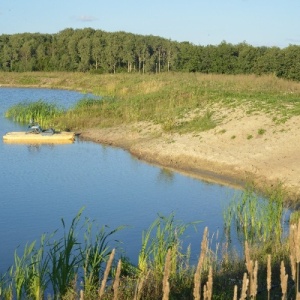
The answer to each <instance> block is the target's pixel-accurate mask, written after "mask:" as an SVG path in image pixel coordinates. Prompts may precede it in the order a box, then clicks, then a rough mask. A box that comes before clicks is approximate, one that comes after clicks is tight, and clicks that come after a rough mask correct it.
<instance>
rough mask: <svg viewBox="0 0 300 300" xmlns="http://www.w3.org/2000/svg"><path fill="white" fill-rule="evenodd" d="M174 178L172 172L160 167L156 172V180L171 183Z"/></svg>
mask: <svg viewBox="0 0 300 300" xmlns="http://www.w3.org/2000/svg"><path fill="white" fill-rule="evenodd" d="M173 180H174V172H173V171H171V170H169V169H166V168H161V169H160V171H159V174H158V181H160V182H165V183H171V182H172V181H173Z"/></svg>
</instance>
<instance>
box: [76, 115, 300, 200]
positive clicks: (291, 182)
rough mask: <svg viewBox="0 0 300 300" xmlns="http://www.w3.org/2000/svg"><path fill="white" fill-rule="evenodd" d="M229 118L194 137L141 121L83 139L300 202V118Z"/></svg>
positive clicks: (85, 135)
mask: <svg viewBox="0 0 300 300" xmlns="http://www.w3.org/2000/svg"><path fill="white" fill-rule="evenodd" d="M224 116H226V117H224ZM224 116H223V118H222V122H221V123H220V124H219V125H218V126H217V127H216V128H214V129H212V130H209V131H206V132H200V133H193V134H182V135H179V134H169V133H163V132H162V131H161V129H160V127H159V126H157V125H153V124H149V123H138V124H134V125H130V126H129V125H126V126H118V127H114V128H108V129H89V130H85V131H83V132H81V133H80V136H81V138H83V139H89V140H93V141H95V142H99V143H103V144H109V145H113V146H117V147H122V148H124V149H127V150H128V151H129V152H130V153H132V154H133V155H134V156H136V157H138V158H139V159H142V160H145V161H147V162H150V163H154V164H158V165H160V166H164V167H167V168H171V169H174V170H177V171H180V172H184V173H186V174H189V175H191V176H195V177H199V178H201V179H204V180H208V181H212V182H217V183H221V184H226V185H232V186H236V187H242V186H244V184H246V183H249V182H254V183H255V184H256V186H257V187H258V188H264V187H270V186H274V185H277V184H282V185H283V186H284V188H285V189H286V191H287V193H288V195H289V199H291V200H294V201H296V200H300V135H299V132H300V117H293V118H291V119H290V120H288V121H287V122H285V123H284V124H279V125H278V124H275V123H274V121H273V120H272V118H271V116H266V115H252V116H247V115H246V114H244V113H243V112H242V111H240V112H236V111H234V112H224Z"/></svg>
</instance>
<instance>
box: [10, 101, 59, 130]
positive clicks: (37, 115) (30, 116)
mask: <svg viewBox="0 0 300 300" xmlns="http://www.w3.org/2000/svg"><path fill="white" fill-rule="evenodd" d="M63 113H64V110H63V109H62V108H59V107H58V106H57V105H55V104H53V103H46V102H44V101H43V100H39V101H35V102H21V103H19V104H16V105H14V106H12V107H10V108H9V109H8V110H7V111H6V112H5V117H7V118H10V119H12V120H14V121H16V122H19V123H21V124H29V123H31V122H38V123H39V124H40V125H41V126H42V127H44V126H50V125H52V123H53V120H54V119H55V118H56V117H58V116H60V115H62V114H63Z"/></svg>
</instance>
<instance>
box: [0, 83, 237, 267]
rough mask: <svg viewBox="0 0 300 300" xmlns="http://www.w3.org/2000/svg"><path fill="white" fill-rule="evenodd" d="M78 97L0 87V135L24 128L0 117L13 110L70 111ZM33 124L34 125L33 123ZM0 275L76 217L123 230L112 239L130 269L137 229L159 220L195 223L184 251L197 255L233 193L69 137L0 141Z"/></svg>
mask: <svg viewBox="0 0 300 300" xmlns="http://www.w3.org/2000/svg"><path fill="white" fill-rule="evenodd" d="M83 96H84V95H83V94H80V93H77V92H72V91H63V90H53V89H26V88H3V87H1V88H0V133H1V135H2V136H3V135H4V134H5V133H6V132H8V131H20V130H26V127H27V126H21V125H19V124H16V123H14V122H13V121H11V120H8V119H6V118H5V117H4V112H5V111H6V110H7V109H8V108H9V107H10V106H12V105H14V104H16V103H19V102H23V101H37V100H41V99H42V100H44V101H46V102H53V103H56V104H58V105H60V106H63V107H70V106H72V105H73V104H74V103H76V102H77V101H78V100H79V99H81V98H82V97H83ZM36 121H38V120H36ZM0 159H1V169H0V182H1V196H0V199H1V211H0V239H1V247H0V273H2V272H4V271H5V270H6V269H7V268H8V267H9V266H10V265H11V264H12V262H13V254H14V251H15V249H17V247H18V246H20V248H22V247H24V245H25V244H26V243H28V242H32V241H33V240H39V238H40V236H41V235H42V234H43V233H51V232H54V231H55V230H56V229H58V228H59V229H60V230H61V228H62V226H61V218H63V219H64V220H65V222H66V225H67V227H68V226H69V224H70V222H71V220H72V218H73V217H75V215H76V214H77V212H78V211H79V210H80V209H81V208H82V207H85V210H84V213H83V216H84V217H89V218H91V219H94V220H95V222H96V223H97V224H98V225H99V226H102V225H107V226H109V227H110V228H111V229H114V228H116V227H117V226H120V225H127V226H128V227H127V228H126V229H124V230H122V231H120V232H119V233H118V234H117V235H116V237H117V238H118V239H119V240H121V241H122V248H123V249H124V252H125V254H126V256H128V257H129V259H130V260H131V261H132V262H134V263H136V262H137V258H138V253H139V250H140V247H141V239H142V231H143V230H146V229H147V228H148V227H149V226H150V225H151V223H152V222H153V221H154V220H155V219H156V218H157V216H158V214H161V215H164V216H169V215H170V214H171V213H174V214H175V219H176V220H180V221H182V222H183V223H188V222H192V221H198V220H200V221H202V222H201V223H200V224H199V225H198V226H197V228H198V230H197V231H195V230H194V229H192V228H191V229H189V230H188V231H187V234H188V236H187V237H186V239H185V245H187V244H191V246H192V251H193V253H194V255H195V256H197V255H198V253H199V248H200V243H201V239H202V234H203V230H204V227H205V226H208V228H209V231H210V235H213V234H214V233H215V234H216V233H217V232H218V231H219V232H220V233H222V229H223V216H222V212H223V210H224V208H225V207H226V206H227V205H228V203H229V201H230V200H231V199H232V198H233V196H234V194H236V193H239V192H238V191H236V190H234V189H232V188H229V187H226V186H221V185H217V184H209V183H205V182H203V181H200V180H198V179H194V178H191V177H188V176H184V175H182V174H180V173H175V172H171V171H168V170H165V169H163V168H160V167H157V166H153V165H150V164H147V163H144V162H142V161H140V160H137V159H135V158H134V157H132V156H131V155H130V154H129V153H128V152H126V151H124V150H122V149H118V148H113V147H108V146H105V145H100V144H96V143H92V142H87V141H81V140H80V139H78V138H77V139H76V141H75V142H74V143H73V144H66V145H39V146H35V145H12V144H4V143H3V141H2V139H1V142H0Z"/></svg>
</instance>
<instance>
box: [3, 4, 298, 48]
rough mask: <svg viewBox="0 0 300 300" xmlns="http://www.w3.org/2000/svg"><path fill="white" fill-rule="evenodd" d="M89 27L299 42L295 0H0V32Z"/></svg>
mask: <svg viewBox="0 0 300 300" xmlns="http://www.w3.org/2000/svg"><path fill="white" fill-rule="evenodd" d="M85 27H91V28H94V29H101V30H104V31H107V32H114V31H126V32H131V33H136V34H142V35H150V34H151V35H155V36H161V37H164V38H167V39H171V40H174V41H179V42H182V41H189V42H191V43H193V44H195V45H209V44H211V45H218V44H220V43H221V42H222V41H226V42H227V43H232V44H238V43H241V42H246V43H248V44H250V45H253V46H268V47H271V46H278V47H287V46H288V45H289V44H295V45H300V30H299V28H300V0H280V1H279V0H147V1H146V0H106V1H104V0H48V1H45V0H0V34H14V33H23V32H31V33H34V32H39V33H58V32H59V31H61V30H63V29H66V28H74V29H77V28H85Z"/></svg>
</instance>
